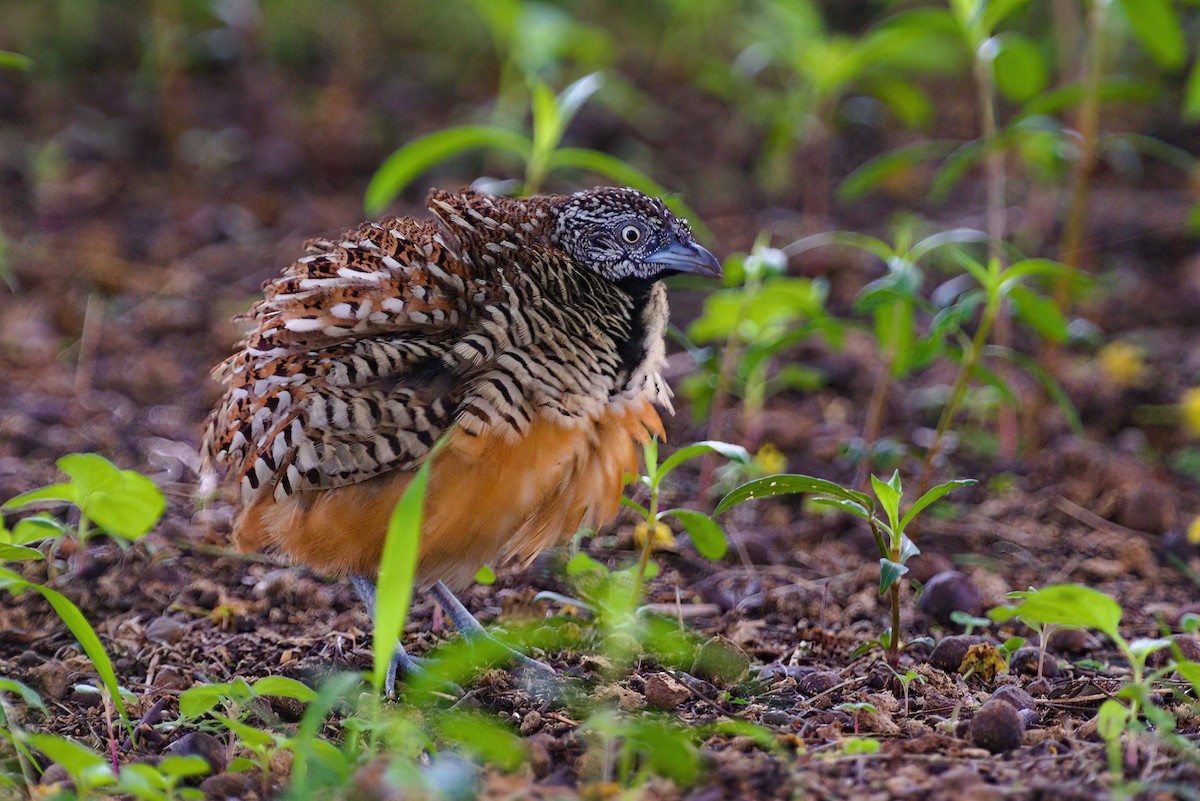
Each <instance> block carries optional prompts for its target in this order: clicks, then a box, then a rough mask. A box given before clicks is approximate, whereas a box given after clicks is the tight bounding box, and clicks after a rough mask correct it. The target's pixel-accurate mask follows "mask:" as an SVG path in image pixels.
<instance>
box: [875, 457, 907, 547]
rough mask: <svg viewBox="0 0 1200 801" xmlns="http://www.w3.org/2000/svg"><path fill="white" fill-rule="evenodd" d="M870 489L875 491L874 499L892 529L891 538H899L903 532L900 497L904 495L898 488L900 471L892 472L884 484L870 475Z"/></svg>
mask: <svg viewBox="0 0 1200 801" xmlns="http://www.w3.org/2000/svg"><path fill="white" fill-rule="evenodd" d="M871 489H872V490H874V491H875V497H876V498H878V499H879V506H880V508H882V509H883V512H884V514H886V515H887V518H888V524H889V525H890V526H891V528H892V536H894V537H899V536H900V532H901V531H903V530H904V529H903V527H902V526H901V525H900V497H901V496H902V495H903V494H904V491H903V490H902V489H901V487H900V471H899V470H896V471H894V472H893V473H892V477H891V478H890V479H888V480H887V482H886V483H885V482H883V481H880V480H879V479H878V478H877V477H876V476H874V475H872V476H871Z"/></svg>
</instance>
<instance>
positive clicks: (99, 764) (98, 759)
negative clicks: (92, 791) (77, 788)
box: [27, 734, 113, 787]
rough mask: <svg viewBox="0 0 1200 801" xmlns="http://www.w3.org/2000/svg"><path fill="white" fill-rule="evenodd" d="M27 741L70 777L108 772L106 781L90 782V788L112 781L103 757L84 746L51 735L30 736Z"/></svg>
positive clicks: (109, 769)
mask: <svg viewBox="0 0 1200 801" xmlns="http://www.w3.org/2000/svg"><path fill="white" fill-rule="evenodd" d="M27 740H28V742H29V744H30V745H31V746H33V747H34V748H36V749H37V750H39V751H41V752H42V753H43V754H45V755H46V756H47V757H49V758H50V761H52V762H54V763H56V764H58V765H62V766H63V767H64V768H66V770H67V773H69V774H71V776H72V777H77V776H81V775H85V774H88V773H91V772H102V771H103V770H108V771H109V774H108V781H95V780H93V781H90V782H89V785H90V786H92V787H95V786H97V785H99V784H101V783H103V784H109V783H111V782H112V780H113V777H112V772H111V768H109V767H108V765H107V764H106V762H105V760H104V757H102V756H101V755H100V754H98V753H96V752H95V751H93V750H92V749H90V748H88V747H87V746H85V745H82V744H80V743H77V742H75V741H74V740H69V739H67V738H66V737H58V736H55V735H53V734H30V735H28V736H27Z"/></svg>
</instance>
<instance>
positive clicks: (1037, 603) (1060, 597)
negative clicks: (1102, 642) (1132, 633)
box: [1017, 584, 1121, 641]
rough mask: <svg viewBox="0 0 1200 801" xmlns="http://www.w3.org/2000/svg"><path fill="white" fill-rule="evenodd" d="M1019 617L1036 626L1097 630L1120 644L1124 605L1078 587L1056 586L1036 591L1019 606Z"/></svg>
mask: <svg viewBox="0 0 1200 801" xmlns="http://www.w3.org/2000/svg"><path fill="white" fill-rule="evenodd" d="M1017 615H1018V616H1019V617H1020V618H1021V619H1022V620H1025V621H1026V622H1029V623H1033V624H1035V625H1037V624H1040V625H1046V624H1054V625H1058V626H1078V627H1082V628H1091V629H1096V630H1097V631H1099V632H1101V633H1103V634H1106V635H1108V637H1109V638H1110V639H1112V640H1114V641H1120V637H1121V635H1120V632H1119V631H1118V629H1117V627H1118V626H1119V625H1120V623H1121V606H1120V604H1118V603H1117V602H1116V601H1114V600H1113V599H1112V598H1111V597H1109V596H1108V595H1105V594H1104V593H1102V592H1099V591H1098V590H1093V589H1091V588H1090V587H1082V586H1080V585H1078V584H1055V585H1053V586H1050V587H1045V588H1043V589H1040V590H1036V591H1034V592H1032V593H1030V594H1029V595H1028V596H1026V597H1025V600H1024V601H1022V603H1021V605H1020V606H1018V607H1017Z"/></svg>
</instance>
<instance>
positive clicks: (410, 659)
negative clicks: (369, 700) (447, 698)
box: [383, 643, 464, 698]
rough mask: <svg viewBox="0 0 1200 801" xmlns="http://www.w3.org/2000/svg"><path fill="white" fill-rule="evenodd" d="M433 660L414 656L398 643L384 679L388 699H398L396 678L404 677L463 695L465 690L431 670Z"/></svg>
mask: <svg viewBox="0 0 1200 801" xmlns="http://www.w3.org/2000/svg"><path fill="white" fill-rule="evenodd" d="M433 662H434V660H432V659H423V658H421V657H419V656H413V655H412V654H410V653H408V651H405V650H404V646H403V645H401V644H400V643H396V650H395V651H393V652H392V659H391V661H390V662H388V669H387V673H386V674H385V675H384V679H383V690H384V692H385V693H386V694H387V697H388V698H395V697H396V676H397V675H404V676H409V677H412V678H416V679H419V680H420V681H421V682H422V683H423V684H426V685H428V686H431V687H438V688H440V689H442V690H444V691H446V692H448V693H450V694H452V695H456V696H461V695H463V694H464V693H463V688H462V687H459V686H458V685H457V684H455V683H454V682H452V681H450V680H449V679H444V678H442V677H441V676H438V675H437V673H436V671H434V670H432V669H430V667H428V666H429V665H431V664H433Z"/></svg>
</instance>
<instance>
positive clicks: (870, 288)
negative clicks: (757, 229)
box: [783, 224, 987, 490]
mask: <svg viewBox="0 0 1200 801" xmlns="http://www.w3.org/2000/svg"><path fill="white" fill-rule="evenodd" d="M914 238H915V237H914V228H913V226H912V225H911V224H906V225H902V226H901V227H900V228H899V229H898V230H897V232H896V236H895V243H894V244H890V245H889V244H888V243H886V242H884V241H883V240H880V239H877V238H875V237H872V236H865V235H863V234H856V233H852V232H849V231H832V232H826V233H820V234H813V235H811V236H807V237H804V238H803V239H800V240H797V241H795V242H793V243H791V244H790V245H788V246H786V247H785V248H784V249H783V252H784V254H786V255H787V256H788V257H792V256H798V255H800V254H803V253H807V252H809V251H811V250H814V249H817V248H824V247H840V248H850V249H853V250H857V251H860V252H862V253H864V254H867V255H869V256H873V257H875V258H877V259H879V260H880V261H882V262H883V263H884V265H885V267H886V268H887V273H886V274H885V275H884V276H883V277H882V278H879V279H876V280H875V281H872V282H871V283H869V284H867V285H866V286H865V287H863V289H862V290H861V291H860V292H859V293H858V296H857V297H856V298H855V301H854V310H855V311H856V312H858V313H860V314H865V315H867V316H868V318H869V319H870V322H871V332H872V333H873V335H874V337H875V345H876V347H877V348H878V350H879V355H880V357H881V362H880V370H879V374H878V375H877V376H876V378H875V385H874V388H873V390H872V392H871V399H870V401H869V403H868V405H867V415H866V421H865V423H864V426H863V438H862V446H861V448H859V450H860V451H861V452H862V458H861V459H859V461H858V465H859V469H858V475H857V477H856V479H855V482H854V486H855V488H856V489H860V490H861V489H864V488H865V485H866V477H867V474H868V473H869V472H870V470H871V466H872V461H873V460H874V457H876V456H877V455H878V453H879V451H880V447H879V442H878V439H879V433H880V431H881V430H882V427H883V423H884V413H885V411H886V409H887V399H888V395H889V393H890V391H891V388H892V386H893V384H894V383H895V382H896V381H899V380H901V379H903V378H904V377H906V376H908V375H910V374H911V373H913V372H916V371H918V370H923V369H925V368H926V367H928V366H929V365H930V364H932V363H933V362H934V361H935V360H936V359H938V358H940V357H942V356H945V355H946V354H947V347H948V346H949V345H953V344H954V339H953V335H954V334H956V333H957V332H958V331H960V330H961V328H962V326H963V325H964V324H965V322H966V321H967V320H968V319H969V317H970V312H971V310H970V309H969V308H965V307H963V306H960V305H957V304H951V305H948V306H945V307H944V308H940V309H938V308H935V307H934V306H933V304H932V303H930V302H929V301H927V300H926V299H925V298H924V297H923V295H922V294H921V287H922V285H923V284H924V282H925V268H924V267H923V264H924V263H925V262H926V261H927V260H929V259H931V258H933V257H934V256H935V255H936V254H937V253H938V251H940V250H941V249H943V248H946V247H948V246H959V245H966V244H974V243H979V242H985V241H987V234H985V233H984V232H982V231H976V230H974V229H970V228H960V229H953V230H950V231H943V232H940V233H936V234H933V235H931V236H927V237H924V238H921V239H918V240H916V241H915V242H914V241H913V240H914ZM923 320H925V321H926V322H923Z"/></svg>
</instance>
